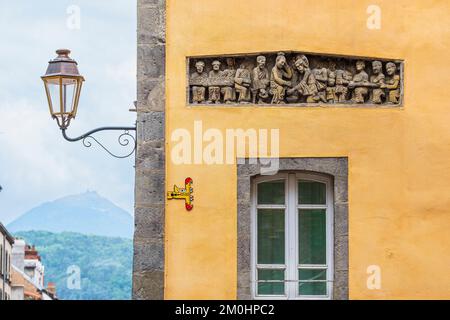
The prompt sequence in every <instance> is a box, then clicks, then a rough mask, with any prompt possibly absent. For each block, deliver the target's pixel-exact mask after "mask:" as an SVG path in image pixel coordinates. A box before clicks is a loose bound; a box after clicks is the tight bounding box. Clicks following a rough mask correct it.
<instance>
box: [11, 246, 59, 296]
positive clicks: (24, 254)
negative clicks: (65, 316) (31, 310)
mask: <svg viewBox="0 0 450 320" xmlns="http://www.w3.org/2000/svg"><path fill="white" fill-rule="evenodd" d="M12 264H13V265H12V270H11V271H12V284H11V287H12V300H55V299H56V287H55V284H54V283H52V282H49V283H48V285H47V288H46V287H45V285H44V270H45V268H44V265H43V264H42V263H41V257H40V256H39V253H38V251H37V250H36V248H35V247H34V246H30V245H27V244H26V243H25V241H24V240H22V239H16V241H15V243H14V246H13V249H12Z"/></svg>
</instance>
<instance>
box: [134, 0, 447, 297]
mask: <svg viewBox="0 0 450 320" xmlns="http://www.w3.org/2000/svg"><path fill="white" fill-rule="evenodd" d="M449 9H450V8H449V3H448V1H434V2H433V4H432V5H430V3H429V2H427V1H424V0H414V1H406V0H399V1H395V2H393V1H387V0H380V1H377V4H376V5H373V4H372V3H369V2H365V1H328V0H302V1H297V0H295V1H294V0H249V1H234V0H226V1H225V0H216V1H210V0H185V1H176V0H166V1H164V0H138V34H137V38H138V45H137V57H138V65H137V66H138V68H137V73H138V75H137V89H138V92H137V96H138V101H137V112H138V114H137V130H138V131H137V137H138V142H137V154H136V189H135V190H136V194H135V224H136V228H135V235H134V270H133V298H134V299H261V298H265V299H419V298H429V299H448V298H450V292H449V290H448V288H450V276H448V274H447V273H448V272H447V270H448V266H449V265H450V255H448V252H449V251H450V236H449V233H448V231H447V230H448V229H449V228H450V219H449V218H448V216H449V215H448V212H449V209H448V207H449V206H448V203H449V200H448V197H447V194H449V192H450V187H449V184H448V181H449V180H450V170H449V163H448V159H449V158H450V150H449V148H448V146H449V141H450V129H449V126H448V99H449V97H448V93H447V92H448V90H447V83H448V74H450V69H449V67H448V66H447V65H446V64H445V63H443V62H444V61H446V60H447V59H446V58H447V55H448V51H449V49H450V43H449V39H450V34H449V29H448V27H447V21H448V20H449V12H450V10H449ZM430 21H433V23H432V24H430ZM430 275H439V276H438V277H439V280H438V281H434V280H433V279H431V278H430Z"/></svg>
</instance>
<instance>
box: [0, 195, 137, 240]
mask: <svg viewBox="0 0 450 320" xmlns="http://www.w3.org/2000/svg"><path fill="white" fill-rule="evenodd" d="M7 228H8V230H10V231H11V232H13V233H14V232H18V231H32V230H42V231H50V232H66V231H69V232H78V233H83V234H88V235H100V236H108V237H123V238H132V235H133V228H134V226H133V217H132V216H131V215H130V214H129V213H128V212H126V211H125V210H123V209H121V208H119V207H117V206H116V205H114V204H113V203H112V202H111V201H109V200H107V199H105V198H103V197H101V196H99V195H98V194H97V193H96V192H86V193H83V194H79V195H71V196H67V197H64V198H61V199H58V200H55V201H52V202H46V203H43V204H41V205H40V206H38V207H35V208H33V209H31V210H30V211H28V212H26V213H25V214H23V215H22V216H20V217H19V218H17V219H16V220H14V221H13V222H11V223H10V224H9V225H8V226H7Z"/></svg>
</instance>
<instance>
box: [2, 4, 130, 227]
mask: <svg viewBox="0 0 450 320" xmlns="http://www.w3.org/2000/svg"><path fill="white" fill-rule="evenodd" d="M78 13H79V17H78ZM78 22H79V23H78ZM135 30H136V4H135V1H132V0H71V1H65V0H58V1H55V0H41V1H38V2H36V1H31V0H16V1H6V0H0V39H1V46H0V48H1V50H0V185H1V186H2V187H3V191H2V192H0V221H1V222H2V223H3V224H7V223H9V222H11V221H12V220H13V219H15V218H16V217H18V216H19V215H21V214H22V213H24V212H25V211H27V210H29V209H31V208H32V207H34V206H36V205H39V204H41V203H42V202H46V201H52V200H55V199H57V198H59V197H63V196H66V195H69V194H77V193H82V192H85V191H87V190H91V191H92V190H95V191H97V192H98V193H99V194H100V195H102V196H104V197H106V198H108V199H110V200H111V201H112V202H114V203H116V204H117V205H119V206H120V207H122V208H124V209H125V210H127V211H129V212H130V213H132V208H133V201H134V199H133V197H134V196H133V192H134V168H133V162H134V157H130V158H128V159H125V160H123V159H122V160H119V159H115V158H112V157H111V156H109V155H108V154H106V153H105V152H104V151H103V150H102V149H101V148H100V147H96V146H93V147H91V148H89V149H87V148H85V147H83V145H82V143H81V142H75V143H70V142H67V141H65V140H64V139H63V138H62V137H61V132H60V130H59V128H58V127H57V125H56V122H55V121H54V120H52V119H51V118H50V116H49V113H48V105H47V101H46V97H45V93H44V89H43V84H42V81H41V79H40V76H42V75H43V74H44V73H45V70H46V68H47V63H48V61H49V60H50V59H53V58H54V57H55V56H56V55H55V52H54V51H55V50H56V49H58V48H68V49H70V50H72V54H71V56H72V58H74V59H75V60H77V61H78V66H79V70H80V72H81V74H82V75H83V76H84V77H85V78H86V82H85V84H84V87H83V90H82V92H81V101H80V105H79V112H78V116H77V118H76V119H75V120H74V121H73V122H72V124H71V126H70V128H69V129H68V134H69V135H71V136H78V135H80V134H82V133H84V132H85V131H88V130H90V129H93V128H96V127H100V126H105V125H108V126H109V125H111V126H114V125H117V126H130V125H133V124H134V121H135V118H136V115H135V113H132V112H129V111H128V110H129V109H130V108H131V107H132V105H133V101H134V100H136V98H135V97H136V93H135V85H136V81H135V74H136V67H135V65H136V63H135V60H136V50H135V47H136V45H135V43H136V35H135ZM113 134H114V133H113ZM98 137H100V138H101V139H103V141H104V142H105V143H106V144H111V145H112V146H113V149H114V150H116V151H117V149H116V148H114V147H115V145H114V143H115V141H116V140H115V139H116V138H117V136H111V134H110V133H103V134H101V135H99V136H98Z"/></svg>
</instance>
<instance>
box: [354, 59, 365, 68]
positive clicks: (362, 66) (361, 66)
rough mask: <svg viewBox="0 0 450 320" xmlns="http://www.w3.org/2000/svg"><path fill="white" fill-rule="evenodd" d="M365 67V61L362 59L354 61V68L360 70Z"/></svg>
mask: <svg viewBox="0 0 450 320" xmlns="http://www.w3.org/2000/svg"><path fill="white" fill-rule="evenodd" d="M365 68H366V63H365V62H364V61H363V60H358V61H356V70H357V71H362V70H364V69H365Z"/></svg>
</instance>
